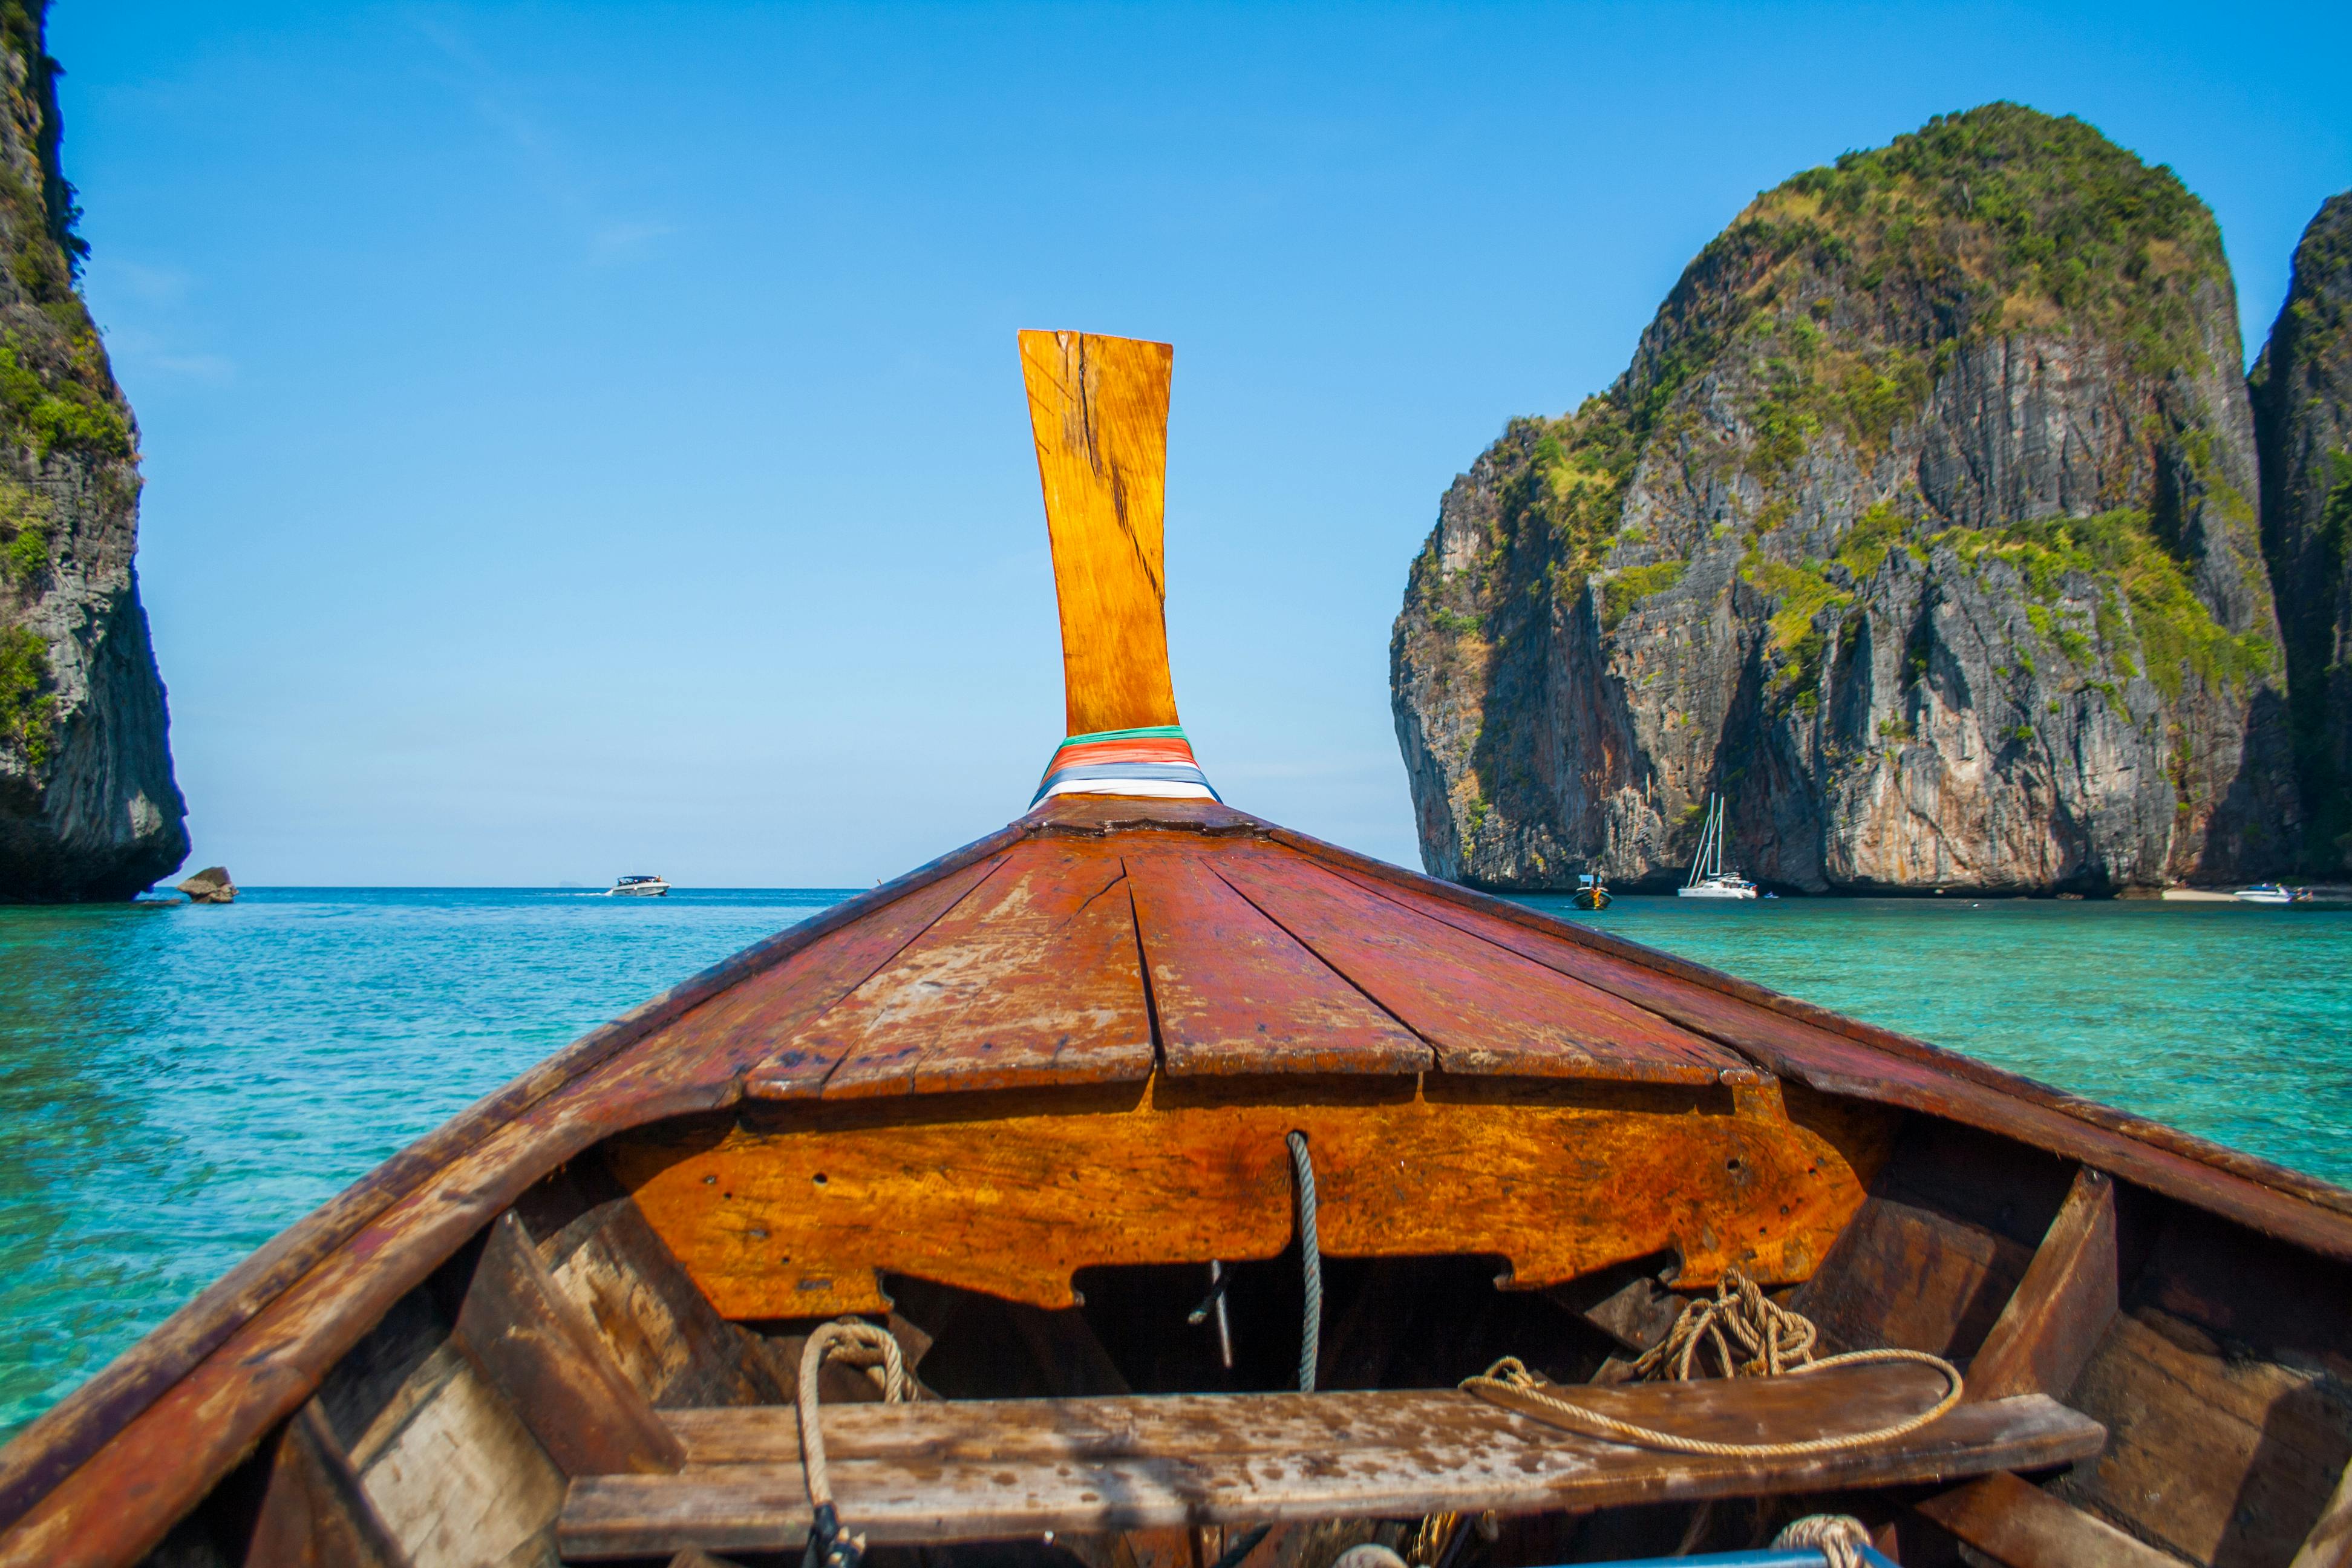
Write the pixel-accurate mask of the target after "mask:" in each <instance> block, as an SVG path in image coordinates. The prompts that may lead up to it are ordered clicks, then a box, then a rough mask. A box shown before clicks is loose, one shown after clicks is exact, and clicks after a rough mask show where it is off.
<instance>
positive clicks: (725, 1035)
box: [666, 855, 1003, 1100]
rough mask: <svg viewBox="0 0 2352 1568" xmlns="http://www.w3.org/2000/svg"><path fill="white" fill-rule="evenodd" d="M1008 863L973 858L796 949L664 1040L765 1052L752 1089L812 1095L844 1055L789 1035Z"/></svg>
mask: <svg viewBox="0 0 2352 1568" xmlns="http://www.w3.org/2000/svg"><path fill="white" fill-rule="evenodd" d="M1001 865H1003V857H1002V856H994V855H992V856H991V857H989V858H987V859H985V860H982V861H981V862H979V863H978V864H976V865H972V866H967V867H965V868H963V869H962V870H961V871H958V872H956V873H955V874H953V875H952V876H948V877H942V878H941V879H940V880H938V881H937V882H934V883H932V884H931V885H930V886H929V887H928V888H923V889H918V890H917V891H915V892H913V893H910V894H908V896H907V897H906V898H903V899H901V900H898V902H897V903H895V904H892V905H890V906H889V907H888V908H887V909H884V910H877V911H876V913H875V915H874V917H873V918H872V919H870V920H866V921H859V922H858V923H857V924H856V925H855V926H852V927H850V928H849V929H848V930H847V931H839V932H836V933H835V934H834V935H833V936H830V937H827V938H826V939H825V940H824V941H823V942H818V943H816V944H815V945H814V946H813V947H810V948H809V949H807V950H806V951H804V952H799V953H795V954H794V955H793V957H792V958H791V959H789V960H787V961H786V962H784V963H780V964H778V965H777V966H776V967H775V968H773V969H772V970H769V971H768V972H767V973H763V974H757V975H754V976H752V977H751V979H749V980H747V981H745V982H744V983H743V984H740V985H738V986H736V987H735V988H734V989H733V990H731V991H730V992H728V993H727V994H725V995H724V996H720V997H718V998H716V999H715V1000H713V1001H711V1002H709V1003H706V1004H705V1005H702V1006H701V1007H698V1008H697V1009H696V1010H695V1011H694V1012H692V1013H690V1014H688V1016H686V1017H684V1018H682V1019H680V1020H679V1021H678V1023H677V1026H675V1027H674V1028H672V1029H671V1030H670V1031H669V1034H668V1037H667V1041H666V1043H667V1044H668V1045H670V1046H671V1047H673V1048H675V1049H677V1050H681V1051H696V1052H700V1051H707V1050H717V1051H723V1052H727V1053H729V1054H730V1055H733V1054H740V1053H750V1052H758V1053H761V1055H765V1056H766V1058H767V1059H766V1060H764V1061H761V1062H760V1065H759V1066H758V1067H756V1068H753V1069H752V1071H751V1079H750V1087H751V1092H753V1093H755V1094H759V1095H762V1096H764V1097H766V1098H769V1099H772V1100H793V1099H799V1098H802V1097H804V1096H811V1095H814V1094H815V1093H816V1092H817V1090H818V1089H821V1088H823V1087H824V1079H825V1075H826V1074H827V1073H829V1072H831V1071H832V1070H833V1068H834V1064H835V1062H836V1061H837V1060H838V1059H839V1058H838V1057H837V1056H835V1055H828V1054H826V1053H825V1052H824V1051H822V1050H819V1049H811V1048H808V1047H795V1046H793V1045H790V1044H788V1043H787V1042H790V1041H792V1040H793V1039H794V1038H796V1037H799V1036H800V1035H801V1034H802V1033H803V1030H805V1029H806V1027H807V1026H808V1025H809V1024H811V1023H813V1022H814V1021H815V1020H816V1019H818V1018H820V1017H822V1016H824V1014H825V1012H826V1011H827V1010H828V1009H830V1008H831V1007H833V1006H834V1005H836V1004H838V1003H839V1002H840V1001H841V999H842V998H843V997H845V996H846V995H848V994H850V993H851V992H852V991H855V990H856V988H857V987H858V986H859V985H861V984H865V983H866V980H868V979H870V978H871V977H872V976H873V974H874V972H875V971H876V970H877V969H880V968H881V967H882V966H883V965H884V964H886V963H889V962H890V961H891V960H892V959H893V958H896V957H897V956H898V953H899V952H900V950H902V949H903V948H905V947H906V945H907V944H908V942H912V941H914V940H915V939H916V938H917V937H919V936H920V935H922V934H923V932H924V931H928V930H929V929H930V927H931V925H932V923H933V922H934V921H937V920H938V919H939V918H940V916H941V915H943V914H945V913H946V912H947V911H948V910H951V909H953V908H954V907H955V906H956V904H957V902H958V901H959V900H962V899H963V898H964V897H965V896H966V895H968V894H969V893H971V890H972V889H974V888H976V887H978V886H980V885H981V883H982V882H983V881H985V880H987V879H988V877H989V875H990V873H992V872H993V871H994V870H995V869H996V868H998V867H999V866H1001ZM779 1047H781V1048H779ZM770 1053H772V1054H770ZM752 1059H754V1060H757V1059H758V1058H757V1057H754V1058H752Z"/></svg>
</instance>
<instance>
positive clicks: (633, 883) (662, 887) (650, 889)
mask: <svg viewBox="0 0 2352 1568" xmlns="http://www.w3.org/2000/svg"><path fill="white" fill-rule="evenodd" d="M668 891H669V884H668V883H667V882H665V881H663V880H662V879H660V878H659V877H624V878H622V879H620V880H619V881H617V882H615V883H614V884H613V885H612V886H611V887H609V888H607V889H604V896H605V897H606V898H608V899H658V898H661V897H663V896H664V895H666V894H667V893H668Z"/></svg>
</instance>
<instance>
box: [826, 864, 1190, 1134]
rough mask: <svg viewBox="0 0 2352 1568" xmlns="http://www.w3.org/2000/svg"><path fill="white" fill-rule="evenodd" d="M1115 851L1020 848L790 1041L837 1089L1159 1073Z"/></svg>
mask: <svg viewBox="0 0 2352 1568" xmlns="http://www.w3.org/2000/svg"><path fill="white" fill-rule="evenodd" d="M1126 877H1127V874H1126V868H1124V866H1123V865H1122V864H1121V862H1120V858H1119V856H1118V852H1117V851H1116V850H1115V849H1111V848H1108V847H1103V846H1100V845H1094V844H1087V843H1084V842H1080V841H1076V840H1065V841H1060V842H1055V841H1052V840H1040V841H1037V842H1033V843H1030V844H1026V845H1024V846H1022V847H1021V848H1019V849H1018V850H1016V851H1014V852H1013V854H1012V855H1011V856H1010V857H1008V858H1007V860H1006V862H1005V865H1004V867H1003V869H1002V870H1000V871H999V872H998V873H997V874H996V875H994V876H992V877H991V878H990V879H988V880H987V881H986V882H985V883H983V884H982V886H981V887H980V888H979V889H977V890H976V891H975V892H974V893H973V894H972V895H971V896H970V897H968V898H966V899H965V900H963V901H962V902H961V903H959V904H958V905H957V906H956V907H955V908H954V909H952V910H950V911H948V913H946V914H945V915H943V916H941V917H940V919H939V921H937V922H935V923H934V924H933V925H932V926H931V928H930V930H929V931H926V932H924V933H923V935H922V936H921V937H920V938H919V940H917V941H916V942H912V943H911V944H909V945H908V948H907V950H906V951H905V952H902V953H900V954H899V955H898V959H897V961H896V962H894V963H891V964H889V965H888V966H887V968H885V969H883V970H882V971H881V973H877V974H876V975H875V976H874V977H873V978H872V979H871V980H868V981H867V982H866V984H863V985H861V986H859V987H858V988H857V989H856V991H854V992H852V993H851V994H850V995H849V997H848V999H847V1000H846V1001H845V1002H843V1003H842V1004H841V1005H839V1006H837V1007H835V1009H834V1010H833V1011H832V1012H830V1013H828V1014H826V1015H825V1016H824V1017H822V1018H820V1019H818V1020H817V1022H816V1023H815V1024H814V1026H811V1027H810V1028H809V1029H807V1030H806V1031H804V1032H803V1034H802V1035H801V1036H798V1037H795V1038H794V1040H793V1042H792V1046H791V1047H790V1048H794V1049H801V1050H807V1051H811V1052H814V1053H819V1054H823V1053H831V1054H833V1055H835V1056H836V1057H838V1058H839V1059H840V1063H841V1065H840V1066H839V1067H837V1068H835V1069H834V1071H833V1074H832V1076H831V1077H829V1078H827V1079H825V1084H824V1095H825V1098H827V1099H845V1098H849V1097H853V1096H863V1095H877V1094H905V1093H909V1092H915V1093H923V1092H929V1091H930V1090H934V1089H1006V1088H1013V1087H1020V1086H1024V1085H1032V1084H1047V1083H1107V1082H1122V1081H1127V1080H1131V1079H1143V1078H1146V1077H1148V1076H1150V1071H1151V1063H1152V1050H1151V1018H1150V1011H1149V1009H1148V1008H1147V1007H1146V1006H1145V1005H1144V997H1143V973H1142V969H1141V966H1140V964H1139V961H1138V959H1137V956H1136V941H1135V913H1134V909H1133V906H1132V904H1131V902H1130V900H1129V896H1128V889H1127V880H1126Z"/></svg>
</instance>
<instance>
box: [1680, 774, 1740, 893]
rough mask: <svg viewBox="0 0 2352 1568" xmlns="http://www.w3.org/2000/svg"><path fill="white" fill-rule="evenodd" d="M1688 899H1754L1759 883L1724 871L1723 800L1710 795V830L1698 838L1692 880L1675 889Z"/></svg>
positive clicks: (1692, 863) (1735, 873)
mask: <svg viewBox="0 0 2352 1568" xmlns="http://www.w3.org/2000/svg"><path fill="white" fill-rule="evenodd" d="M1675 896H1676V897H1677V898H1684V899H1752V898H1754V897H1755V896H1756V884H1755V883H1753V882H1751V881H1749V880H1748V879H1746V878H1745V877H1742V876H1740V875H1739V874H1738V872H1736V871H1727V870H1725V869H1724V868H1723V797H1722V796H1721V795H1709V796H1707V800H1706V830H1705V831H1704V832H1702V833H1700V835H1699V836H1698V853H1697V854H1696V855H1694V856H1692V857H1691V868H1690V879H1689V880H1688V881H1686V882H1685V883H1684V884H1683V885H1682V886H1681V887H1679V888H1676V889H1675Z"/></svg>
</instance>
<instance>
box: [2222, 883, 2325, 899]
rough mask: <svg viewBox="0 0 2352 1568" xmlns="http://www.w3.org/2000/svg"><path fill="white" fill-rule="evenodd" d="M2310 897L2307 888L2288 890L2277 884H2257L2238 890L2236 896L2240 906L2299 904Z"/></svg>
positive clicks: (2309, 891) (2309, 890)
mask: <svg viewBox="0 0 2352 1568" xmlns="http://www.w3.org/2000/svg"><path fill="white" fill-rule="evenodd" d="M2310 897H2311V889H2308V888H2289V887H2284V886H2282V885H2281V884H2279V883H2277V882H2257V883H2255V884H2254V885H2253V886H2252V887H2251V888H2240V889H2238V891H2237V894H2236V898H2237V900H2238V901H2239V902H2240V903H2242V904H2299V903H2302V902H2304V901H2305V900H2307V899H2309V898H2310Z"/></svg>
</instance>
